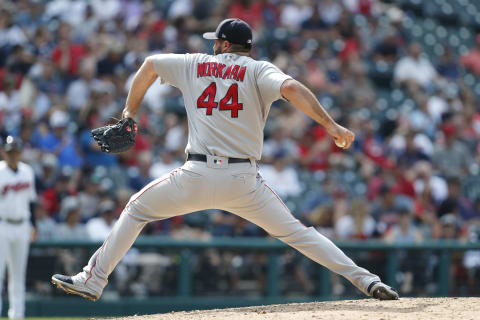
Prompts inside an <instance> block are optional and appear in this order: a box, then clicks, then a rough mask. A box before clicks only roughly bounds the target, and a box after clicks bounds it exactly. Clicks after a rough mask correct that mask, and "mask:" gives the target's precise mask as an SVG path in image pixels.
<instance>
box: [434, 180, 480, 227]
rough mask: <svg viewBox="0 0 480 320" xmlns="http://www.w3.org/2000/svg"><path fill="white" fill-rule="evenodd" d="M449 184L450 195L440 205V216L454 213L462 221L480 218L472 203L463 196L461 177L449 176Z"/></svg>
mask: <svg viewBox="0 0 480 320" xmlns="http://www.w3.org/2000/svg"><path fill="white" fill-rule="evenodd" d="M447 184H448V196H447V198H446V199H445V200H443V201H442V202H441V203H440V204H439V206H438V210H437V215H438V217H442V216H443V215H446V214H454V215H456V216H457V219H458V220H460V221H467V220H471V219H474V218H480V216H479V215H478V212H476V211H475V210H474V208H473V205H472V203H471V202H470V201H469V200H468V199H467V198H466V197H465V196H462V193H461V191H462V185H461V181H460V179H458V178H457V177H452V178H449V179H448V180H447Z"/></svg>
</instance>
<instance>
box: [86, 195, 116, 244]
mask: <svg viewBox="0 0 480 320" xmlns="http://www.w3.org/2000/svg"><path fill="white" fill-rule="evenodd" d="M115 221H116V219H115V203H114V202H113V201H112V200H105V201H103V202H101V203H100V204H99V206H98V217H96V218H91V219H90V220H88V222H87V224H86V225H85V228H86V229H87V234H88V238H89V239H91V240H94V241H103V240H105V239H106V238H107V236H108V234H109V233H110V230H112V228H113V225H114V224H115Z"/></svg>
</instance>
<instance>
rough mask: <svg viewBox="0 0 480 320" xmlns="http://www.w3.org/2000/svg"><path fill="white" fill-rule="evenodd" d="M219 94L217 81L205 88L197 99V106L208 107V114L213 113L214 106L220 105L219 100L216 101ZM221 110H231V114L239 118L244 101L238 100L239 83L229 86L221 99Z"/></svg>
mask: <svg viewBox="0 0 480 320" xmlns="http://www.w3.org/2000/svg"><path fill="white" fill-rule="evenodd" d="M216 94H217V84H216V83H215V82H212V83H210V85H209V86H208V87H207V88H206V89H205V90H203V92H202V94H201V95H200V97H198V99H197V108H199V109H200V108H206V109H207V113H206V114H207V116H211V115H212V110H213V108H217V107H218V102H216V101H215V95H216ZM218 109H219V110H221V111H231V114H230V116H231V117H232V118H238V110H243V103H239V102H238V84H236V83H235V84H232V85H231V86H230V88H228V91H227V94H226V95H225V97H223V99H222V100H220V107H219V108H218Z"/></svg>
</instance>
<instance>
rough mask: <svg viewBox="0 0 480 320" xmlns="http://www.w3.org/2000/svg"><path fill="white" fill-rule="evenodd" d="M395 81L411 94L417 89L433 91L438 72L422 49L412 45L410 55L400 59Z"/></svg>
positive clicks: (396, 68)
mask: <svg viewBox="0 0 480 320" xmlns="http://www.w3.org/2000/svg"><path fill="white" fill-rule="evenodd" d="M393 77H394V80H395V82H397V83H398V84H400V85H405V86H406V87H407V88H408V89H409V90H410V92H416V91H417V89H419V88H423V89H431V88H432V86H433V84H434V81H435V79H436V78H437V71H436V70H435V68H434V67H433V65H432V64H431V63H430V61H429V60H428V59H427V58H426V57H424V56H423V55H422V47H421V46H420V44H418V43H412V44H410V46H409V47H408V55H407V56H406V57H403V58H402V59H400V60H399V61H398V62H397V64H396V65H395V70H394V75H393Z"/></svg>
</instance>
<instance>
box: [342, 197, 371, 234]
mask: <svg viewBox="0 0 480 320" xmlns="http://www.w3.org/2000/svg"><path fill="white" fill-rule="evenodd" d="M375 229H376V222H375V219H373V218H372V216H371V215H370V212H369V208H368V204H367V203H366V202H365V200H363V199H360V198H356V199H353V200H352V203H351V205H350V210H349V213H348V214H346V215H344V216H342V217H340V218H339V219H338V220H337V222H336V223H335V234H336V235H337V237H338V239H340V240H348V239H359V240H365V239H369V238H371V237H372V236H373V233H374V232H375Z"/></svg>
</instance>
